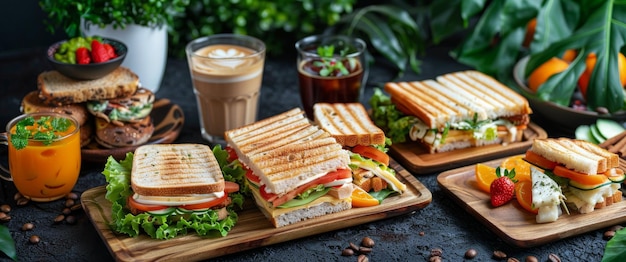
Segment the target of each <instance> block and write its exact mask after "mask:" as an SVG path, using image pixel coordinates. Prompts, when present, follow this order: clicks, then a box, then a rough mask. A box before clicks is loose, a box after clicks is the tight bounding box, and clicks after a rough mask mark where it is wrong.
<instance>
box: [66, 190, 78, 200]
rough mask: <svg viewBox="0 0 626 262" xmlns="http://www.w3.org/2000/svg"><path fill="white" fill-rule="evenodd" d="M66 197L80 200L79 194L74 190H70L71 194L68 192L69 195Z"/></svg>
mask: <svg viewBox="0 0 626 262" xmlns="http://www.w3.org/2000/svg"><path fill="white" fill-rule="evenodd" d="M65 198H67V199H73V200H78V194H76V193H74V192H70V193H69V194H67V196H65Z"/></svg>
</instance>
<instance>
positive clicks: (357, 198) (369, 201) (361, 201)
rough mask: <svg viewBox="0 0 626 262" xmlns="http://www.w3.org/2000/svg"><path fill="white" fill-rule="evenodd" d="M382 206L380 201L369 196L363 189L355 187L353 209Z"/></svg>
mask: <svg viewBox="0 0 626 262" xmlns="http://www.w3.org/2000/svg"><path fill="white" fill-rule="evenodd" d="M378 204H380V203H379V202H378V199H376V198H374V197H373V196H372V195H370V194H368V193H367V192H365V190H363V189H362V188H360V187H358V186H355V189H354V190H353V191H352V207H371V206H377V205H378Z"/></svg>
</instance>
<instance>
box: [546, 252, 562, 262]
mask: <svg viewBox="0 0 626 262" xmlns="http://www.w3.org/2000/svg"><path fill="white" fill-rule="evenodd" d="M548 261H550V262H561V258H559V256H557V255H556V254H554V253H550V255H548Z"/></svg>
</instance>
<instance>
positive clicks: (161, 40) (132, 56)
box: [81, 22, 167, 93]
mask: <svg viewBox="0 0 626 262" xmlns="http://www.w3.org/2000/svg"><path fill="white" fill-rule="evenodd" d="M81 31H82V33H83V34H84V35H85V36H93V35H98V36H102V37H107V38H113V39H116V40H119V41H122V42H124V43H125V44H126V46H127V47H128V53H127V54H126V59H124V62H123V63H122V66H125V67H128V68H130V70H132V71H133V72H135V74H137V75H138V76H139V82H140V83H141V86H143V87H145V88H147V89H150V90H151V91H152V92H155V93H156V92H157V91H158V90H159V87H160V86H161V80H162V79H163V73H164V72H165V64H166V62H167V27H166V26H160V27H147V26H139V25H127V26H126V27H125V28H123V29H121V28H117V29H114V28H113V26H111V25H108V26H106V27H104V28H100V27H98V26H96V25H92V24H88V23H86V22H81Z"/></svg>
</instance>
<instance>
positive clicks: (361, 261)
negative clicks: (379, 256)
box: [356, 254, 369, 262]
mask: <svg viewBox="0 0 626 262" xmlns="http://www.w3.org/2000/svg"><path fill="white" fill-rule="evenodd" d="M356 261H357V262H368V261H369V258H367V256H366V255H363V254H361V255H359V257H357V258H356Z"/></svg>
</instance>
